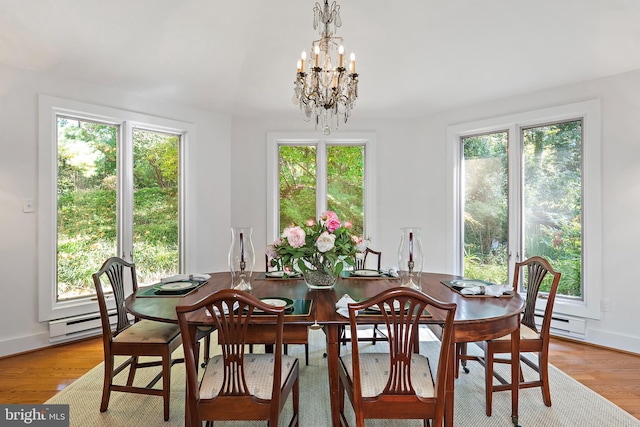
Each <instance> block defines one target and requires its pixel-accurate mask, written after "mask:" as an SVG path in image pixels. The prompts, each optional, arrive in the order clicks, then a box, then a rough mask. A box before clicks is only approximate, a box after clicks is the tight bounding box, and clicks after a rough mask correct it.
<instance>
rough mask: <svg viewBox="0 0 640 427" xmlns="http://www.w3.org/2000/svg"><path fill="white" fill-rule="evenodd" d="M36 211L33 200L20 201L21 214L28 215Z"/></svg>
mask: <svg viewBox="0 0 640 427" xmlns="http://www.w3.org/2000/svg"><path fill="white" fill-rule="evenodd" d="M35 211H36V204H35V202H34V200H33V199H22V212H24V213H29V212H35Z"/></svg>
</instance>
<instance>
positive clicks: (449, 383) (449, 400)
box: [444, 341, 456, 427]
mask: <svg viewBox="0 0 640 427" xmlns="http://www.w3.org/2000/svg"><path fill="white" fill-rule="evenodd" d="M448 359H449V361H448V363H447V379H446V381H445V383H446V385H445V391H444V425H445V427H453V406H454V405H453V403H454V401H453V396H454V394H455V393H454V379H455V375H456V373H455V370H456V366H455V365H456V364H455V360H456V344H455V343H454V342H453V341H452V342H451V348H450V349H449V358H448Z"/></svg>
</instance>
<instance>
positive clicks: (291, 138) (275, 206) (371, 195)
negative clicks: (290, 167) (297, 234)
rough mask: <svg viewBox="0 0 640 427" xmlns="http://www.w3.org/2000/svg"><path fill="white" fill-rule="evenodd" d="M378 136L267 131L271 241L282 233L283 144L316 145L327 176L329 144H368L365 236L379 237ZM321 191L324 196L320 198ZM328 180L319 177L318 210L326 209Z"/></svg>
mask: <svg viewBox="0 0 640 427" xmlns="http://www.w3.org/2000/svg"><path fill="white" fill-rule="evenodd" d="M375 139H376V135H375V133H373V132H362V133H360V132H358V133H346V134H340V133H336V134H331V135H328V136H319V135H318V134H317V133H297V132H291V133H271V132H269V133H267V230H266V231H267V236H266V238H267V242H273V241H274V240H275V239H276V238H277V237H278V236H279V234H280V233H279V229H278V228H279V227H278V220H279V218H280V215H279V212H280V191H279V189H280V186H279V182H280V181H279V177H280V174H279V167H278V160H279V147H280V146H281V145H314V146H316V159H317V160H316V161H317V163H316V174H318V175H319V176H320V177H321V178H326V171H327V150H326V147H327V146H328V145H363V146H364V230H363V235H364V236H367V237H370V236H375V235H376V232H377V223H376V212H375V206H376V182H375V177H376V173H375V165H376V150H375ZM318 193H319V194H321V195H324V197H318ZM326 194H327V180H326V179H317V180H316V212H318V213H320V212H323V211H325V210H326V206H327V204H326Z"/></svg>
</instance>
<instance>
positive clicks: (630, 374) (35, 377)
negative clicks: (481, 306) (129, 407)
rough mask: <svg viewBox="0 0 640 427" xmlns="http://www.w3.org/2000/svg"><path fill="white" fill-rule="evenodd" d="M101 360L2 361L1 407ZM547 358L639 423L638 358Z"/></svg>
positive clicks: (45, 355) (561, 347) (595, 353)
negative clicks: (636, 419)
mask: <svg viewBox="0 0 640 427" xmlns="http://www.w3.org/2000/svg"><path fill="white" fill-rule="evenodd" d="M102 357H103V354H102V340H101V339H100V338H92V339H88V340H84V341H79V342H75V343H71V344H65V345H60V346H54V347H49V348H46V349H42V350H37V351H33V352H29V353H24V354H20V355H16V356H11V357H5V358H2V359H0V403H3V404H10V403H43V402H45V401H46V400H48V399H49V398H50V397H52V396H53V395H55V394H56V393H57V392H59V391H60V390H62V389H63V388H65V387H66V386H68V385H69V384H71V383H72V382H73V381H74V380H76V379H77V378H79V377H81V376H82V375H83V374H85V373H86V372H87V371H89V370H90V369H91V368H93V367H94V366H96V365H97V364H98V363H100V362H102ZM549 357H550V360H551V363H552V364H553V365H554V366H556V367H557V368H559V369H561V370H562V371H564V372H565V373H567V374H568V375H570V376H572V377H573V378H575V379H576V380H577V381H579V382H581V383H582V384H584V385H585V386H587V387H589V388H591V389H592V390H594V391H595V392H597V393H599V394H600V395H602V396H604V397H605V398H607V399H609V400H610V401H612V402H613V403H615V404H616V405H618V406H619V407H621V408H622V409H624V410H625V411H627V412H629V413H630V414H632V415H633V416H635V417H636V418H638V419H640V381H638V378H640V355H636V354H630V353H624V352H620V351H615V350H610V349H606V348H602V347H597V346H592V345H587V344H584V343H580V342H575V341H569V340H562V339H555V338H554V339H553V340H552V342H551V346H550V349H549ZM551 398H552V400H553V395H552V396H551Z"/></svg>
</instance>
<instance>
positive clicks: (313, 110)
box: [293, 0, 358, 135]
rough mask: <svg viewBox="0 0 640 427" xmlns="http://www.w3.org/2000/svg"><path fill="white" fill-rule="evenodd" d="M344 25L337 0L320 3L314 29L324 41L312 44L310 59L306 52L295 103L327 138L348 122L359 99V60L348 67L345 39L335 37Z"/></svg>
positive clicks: (305, 118) (353, 56)
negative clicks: (343, 41)
mask: <svg viewBox="0 0 640 427" xmlns="http://www.w3.org/2000/svg"><path fill="white" fill-rule="evenodd" d="M340 26H342V20H341V19H340V6H339V5H338V4H337V3H336V2H335V1H334V2H333V3H332V4H331V6H329V0H325V2H324V5H323V6H321V5H320V3H316V5H315V6H314V8H313V28H314V29H316V30H319V34H320V39H319V40H315V41H313V42H312V44H311V52H312V54H311V57H310V58H309V60H307V52H306V51H303V52H302V56H301V57H300V59H299V60H298V72H297V78H296V81H295V87H294V91H293V102H294V104H298V105H299V106H300V111H301V113H302V116H303V118H304V120H305V121H311V120H314V122H315V128H316V129H318V127H320V128H321V129H322V130H323V132H324V134H325V135H329V134H330V133H331V131H332V130H334V129H338V127H339V123H340V121H341V120H344V122H345V123H346V122H347V119H348V118H349V116H350V115H351V110H352V109H353V107H354V106H355V103H356V98H358V74H357V73H356V57H355V55H354V54H353V53H351V55H350V57H349V61H348V62H349V63H348V64H347V59H346V58H345V57H344V46H343V45H342V37H337V36H335V32H336V30H337V29H338V27H340ZM347 66H348V69H347ZM307 69H308V70H309V71H308V72H307V71H306V70H307Z"/></svg>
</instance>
